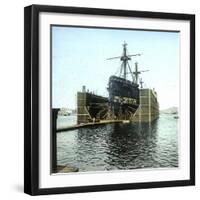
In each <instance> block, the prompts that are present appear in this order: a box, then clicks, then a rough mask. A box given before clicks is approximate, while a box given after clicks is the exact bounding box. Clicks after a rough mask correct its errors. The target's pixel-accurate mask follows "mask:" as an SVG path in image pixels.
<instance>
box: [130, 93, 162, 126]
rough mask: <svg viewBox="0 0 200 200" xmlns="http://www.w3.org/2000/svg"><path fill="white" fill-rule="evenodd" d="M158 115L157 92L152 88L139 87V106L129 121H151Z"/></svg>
mask: <svg viewBox="0 0 200 200" xmlns="http://www.w3.org/2000/svg"><path fill="white" fill-rule="evenodd" d="M158 116H159V103H158V101H157V94H156V92H155V91H154V90H152V89H140V106H139V108H138V109H137V111H136V113H135V115H134V117H133V118H132V119H131V121H134V122H151V121H153V120H155V119H157V118H158Z"/></svg>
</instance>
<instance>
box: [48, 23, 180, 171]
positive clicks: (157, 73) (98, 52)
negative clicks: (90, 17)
mask: <svg viewBox="0 0 200 200" xmlns="http://www.w3.org/2000/svg"><path fill="white" fill-rule="evenodd" d="M50 63H51V75H50V82H51V83H50V84H51V87H50V90H51V91H50V93H51V98H50V100H51V103H50V104H51V105H50V110H51V133H52V137H51V143H52V151H51V152H52V159H51V161H52V162H51V173H70V174H76V173H101V172H105V173H111V172H116V171H118V172H120V171H122V172H124V171H125V170H126V171H128V170H129V171H130V170H132V171H134V170H141V169H142V170H149V171H154V170H162V169H165V170H166V169H172V168H173V169H176V168H177V169H178V168H179V159H180V158H179V150H180V143H179V140H180V134H179V118H180V115H179V107H180V87H179V83H180V31H176V30H174V31H170V30H165V31H164V30H151V29H133V28H113V27H110V28H109V27H93V26H70V25H59V24H55V25H54V24H51V26H50Z"/></svg>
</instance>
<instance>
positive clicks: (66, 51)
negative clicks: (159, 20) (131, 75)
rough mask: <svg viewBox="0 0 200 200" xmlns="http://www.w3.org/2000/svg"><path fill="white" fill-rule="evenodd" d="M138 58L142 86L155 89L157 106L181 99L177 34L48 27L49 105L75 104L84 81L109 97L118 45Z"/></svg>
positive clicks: (73, 106) (135, 59) (87, 85)
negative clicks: (124, 45)
mask: <svg viewBox="0 0 200 200" xmlns="http://www.w3.org/2000/svg"><path fill="white" fill-rule="evenodd" d="M124 41H126V43H127V44H128V46H127V48H128V53H129V54H136V53H142V54H143V55H142V56H140V57H132V60H131V61H130V65H131V67H132V70H134V63H135V62H136V61H137V62H138V66H139V69H140V70H150V71H149V72H145V73H143V74H142V75H141V76H140V77H142V79H143V81H144V86H145V87H148V88H155V90H156V91H157V93H158V101H159V103H160V109H165V108H168V107H172V106H178V102H179V33H178V32H163V31H162V32H158V31H142V30H122V29H121V30H119V29H100V28H78V27H61V26H60V27H58V26H53V27H52V106H53V107H67V108H72V109H74V108H76V93H77V91H81V89H82V85H85V86H86V88H87V89H89V90H90V91H94V92H95V93H97V94H98V95H103V96H108V92H107V89H106V88H107V84H108V79H109V77H110V76H111V75H114V74H115V73H116V72H117V70H118V69H119V67H120V64H121V62H120V59H118V60H106V59H107V58H109V57H114V56H121V55H122V44H123V42H124Z"/></svg>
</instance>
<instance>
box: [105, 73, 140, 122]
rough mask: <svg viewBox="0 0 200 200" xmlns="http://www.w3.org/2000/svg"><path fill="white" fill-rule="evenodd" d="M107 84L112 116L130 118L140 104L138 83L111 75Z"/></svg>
mask: <svg viewBox="0 0 200 200" xmlns="http://www.w3.org/2000/svg"><path fill="white" fill-rule="evenodd" d="M108 85H109V87H108V91H109V103H110V109H111V111H112V113H113V114H114V117H115V118H117V119H130V118H131V117H132V116H133V115H134V114H135V112H136V110H137V109H138V107H139V104H140V102H139V99H140V98H139V88H138V84H135V83H133V82H131V81H129V80H125V79H123V78H120V77H117V76H111V77H110V79H109V84H108Z"/></svg>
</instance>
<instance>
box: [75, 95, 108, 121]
mask: <svg viewBox="0 0 200 200" xmlns="http://www.w3.org/2000/svg"><path fill="white" fill-rule="evenodd" d="M107 102H108V99H107V98H105V97H101V96H99V95H95V94H92V93H89V92H78V93H77V123H78V124H80V123H88V122H91V121H93V119H94V118H96V117H97V113H99V111H100V110H102V109H104V108H105V106H107Z"/></svg>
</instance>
